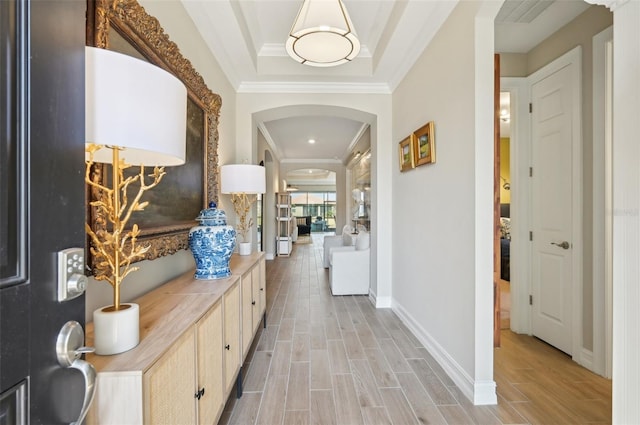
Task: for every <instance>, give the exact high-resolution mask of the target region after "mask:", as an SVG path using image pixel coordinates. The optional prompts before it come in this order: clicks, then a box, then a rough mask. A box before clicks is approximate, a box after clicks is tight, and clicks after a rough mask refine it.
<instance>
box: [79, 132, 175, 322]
mask: <svg viewBox="0 0 640 425" xmlns="http://www.w3.org/2000/svg"><path fill="white" fill-rule="evenodd" d="M100 149H107V148H106V147H105V146H101V145H95V144H93V143H89V144H88V145H87V147H86V152H87V154H88V155H89V159H88V160H87V161H86V166H87V168H86V173H85V182H86V183H87V184H88V185H90V186H92V187H94V188H96V189H98V190H99V191H100V193H102V194H103V196H102V198H101V199H99V200H97V201H93V202H91V206H92V207H95V208H99V209H100V210H101V211H102V212H103V214H104V215H105V216H106V217H107V220H108V221H109V222H110V223H111V231H109V230H108V227H107V228H106V229H101V230H98V231H97V233H96V232H94V231H93V230H92V229H91V227H90V226H89V225H88V224H86V223H85V230H86V231H87V234H88V235H89V237H90V238H91V242H92V245H91V247H90V250H91V254H92V255H94V256H95V258H96V267H95V272H96V273H95V279H96V280H101V281H104V280H106V281H107V282H109V284H110V285H111V286H112V287H113V305H112V306H110V307H107V308H108V309H109V310H113V311H117V310H119V309H120V284H121V283H122V280H123V279H124V278H125V277H127V276H128V275H129V273H132V272H134V271H136V270H138V267H133V266H132V265H131V263H132V262H133V261H134V260H136V259H138V258H141V257H143V256H144V254H145V253H146V252H147V251H148V250H149V246H148V245H147V246H139V245H136V241H137V238H138V236H139V235H140V229H138V225H137V224H134V225H133V227H132V229H131V230H127V224H128V223H129V219H130V218H131V215H132V214H133V213H134V212H135V211H143V210H144V208H145V207H146V206H147V205H148V204H149V202H140V200H141V198H142V195H143V194H144V192H146V191H147V190H150V189H153V188H154V187H155V186H157V185H158V183H160V181H161V180H162V177H163V176H164V175H165V174H166V173H165V171H164V167H157V166H156V167H154V169H153V173H152V174H149V177H152V178H153V181H152V182H151V183H150V184H146V183H145V174H144V165H140V172H139V173H138V174H136V175H135V176H129V177H127V178H126V179H125V178H124V170H125V169H127V168H129V167H130V165H128V164H126V163H125V162H124V161H123V160H121V159H120V158H119V152H120V149H121V148H118V147H113V148H110V149H111V150H112V151H113V153H112V155H113V169H112V189H110V188H108V187H107V186H103V185H102V184H98V183H96V182H93V181H92V180H91V168H92V167H93V164H94V159H93V158H94V154H95V152H96V151H98V150H100ZM136 182H139V184H140V187H139V188H138V193H137V194H136V196H135V198H134V199H133V201H132V202H131V203H130V204H129V201H128V196H127V189H128V188H129V186H130V185H131V184H134V183H136Z"/></svg>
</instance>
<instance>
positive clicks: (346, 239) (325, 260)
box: [322, 224, 354, 269]
mask: <svg viewBox="0 0 640 425" xmlns="http://www.w3.org/2000/svg"><path fill="white" fill-rule="evenodd" d="M352 230H353V229H352V227H351V226H349V225H348V224H347V225H346V226H344V227H343V228H342V234H340V235H335V236H333V235H331V236H325V237H324V242H323V247H324V255H323V257H322V265H323V266H324V268H325V269H328V268H329V250H330V249H331V248H333V247H336V246H350V245H353V240H354V237H353V235H352V234H351V231H352Z"/></svg>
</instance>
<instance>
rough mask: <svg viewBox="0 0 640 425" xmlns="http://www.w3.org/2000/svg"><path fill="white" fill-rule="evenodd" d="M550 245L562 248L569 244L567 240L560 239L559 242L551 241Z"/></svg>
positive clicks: (566, 247) (567, 246) (567, 247)
mask: <svg viewBox="0 0 640 425" xmlns="http://www.w3.org/2000/svg"><path fill="white" fill-rule="evenodd" d="M551 245H555V246H559V247H560V248H562V249H569V247H570V246H571V245H570V244H569V242H567V241H562V242H561V243H557V242H551Z"/></svg>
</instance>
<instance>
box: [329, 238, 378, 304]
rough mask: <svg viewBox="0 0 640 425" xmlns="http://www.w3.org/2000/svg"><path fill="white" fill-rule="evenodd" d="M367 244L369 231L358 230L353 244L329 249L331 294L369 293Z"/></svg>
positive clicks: (368, 244) (368, 243) (369, 254)
mask: <svg viewBox="0 0 640 425" xmlns="http://www.w3.org/2000/svg"><path fill="white" fill-rule="evenodd" d="M369 246H370V235H369V232H360V233H358V236H357V237H356V241H355V244H354V245H351V246H337V247H333V248H331V249H330V250H329V285H330V286H331V293H332V294H333V295H367V294H369V264H370V257H371V250H370V249H369Z"/></svg>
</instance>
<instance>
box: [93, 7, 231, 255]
mask: <svg viewBox="0 0 640 425" xmlns="http://www.w3.org/2000/svg"><path fill="white" fill-rule="evenodd" d="M87 3H88V11H87V44H88V45H91V46H94V47H99V48H103V49H110V50H114V51H119V52H120V53H124V54H128V55H131V56H134V57H138V58H139V59H143V60H147V61H149V62H150V63H153V64H154V65H157V66H159V67H161V68H163V69H165V70H166V71H168V72H170V73H172V74H173V75H175V76H176V77H177V78H179V79H180V80H181V81H182V82H183V83H184V85H185V86H186V88H187V95H188V102H187V162H186V163H185V165H183V166H180V167H169V168H167V175H166V176H165V178H164V179H163V181H162V183H161V184H160V185H158V187H156V189H155V190H153V191H150V192H149V194H148V195H149V196H150V197H152V198H151V199H149V201H150V205H149V207H147V208H145V210H144V211H140V212H137V213H136V216H135V217H134V218H133V219H132V222H134V223H136V224H138V225H139V226H140V229H141V231H142V232H141V236H140V237H139V238H138V243H141V244H146V245H150V249H149V250H148V251H147V253H146V255H145V257H144V258H140V259H139V260H138V261H140V260H153V259H155V258H158V257H161V256H165V255H170V254H173V253H175V252H177V251H178V250H181V249H186V248H188V236H189V229H190V228H191V227H193V226H194V225H195V224H196V222H195V218H196V217H197V216H198V214H199V213H200V210H201V209H203V208H205V207H206V205H208V203H209V202H210V201H214V202H217V201H218V172H217V170H218V121H219V116H220V107H221V105H222V99H221V98H220V96H219V95H218V94H215V93H213V92H212V91H211V90H210V89H209V88H208V87H207V85H206V84H205V82H204V79H203V78H202V76H201V75H200V74H199V73H198V72H197V71H196V70H195V69H194V68H193V66H192V64H191V62H190V61H189V60H188V59H186V58H185V57H184V56H182V54H181V53H180V50H179V48H178V46H177V45H176V44H175V43H174V42H172V41H171V40H170V39H169V36H168V35H167V34H166V33H165V32H164V29H163V28H162V26H161V25H160V23H159V22H158V20H157V19H156V18H154V17H153V16H151V15H149V14H148V13H147V12H146V11H145V9H144V8H143V7H142V6H141V5H140V4H139V3H138V2H137V1H136V0H88V2H87ZM110 168H111V167H110V166H105V165H95V166H94V168H93V170H92V173H91V178H92V179H94V180H95V181H99V182H101V181H102V180H104V179H106V178H108V173H110ZM100 196H101V194H100V193H99V192H97V191H95V190H90V191H89V192H88V194H87V197H88V201H92V200H95V199H100ZM87 205H89V202H87ZM87 216H88V221H89V225H90V226H91V228H92V229H93V230H94V231H99V230H100V229H104V228H106V227H107V220H106V217H105V216H104V214H103V213H102V212H101V211H99V210H98V209H96V208H91V207H89V211H88V214H87ZM88 264H89V265H90V266H91V267H93V259H92V258H91V257H90V252H89V253H88Z"/></svg>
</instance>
